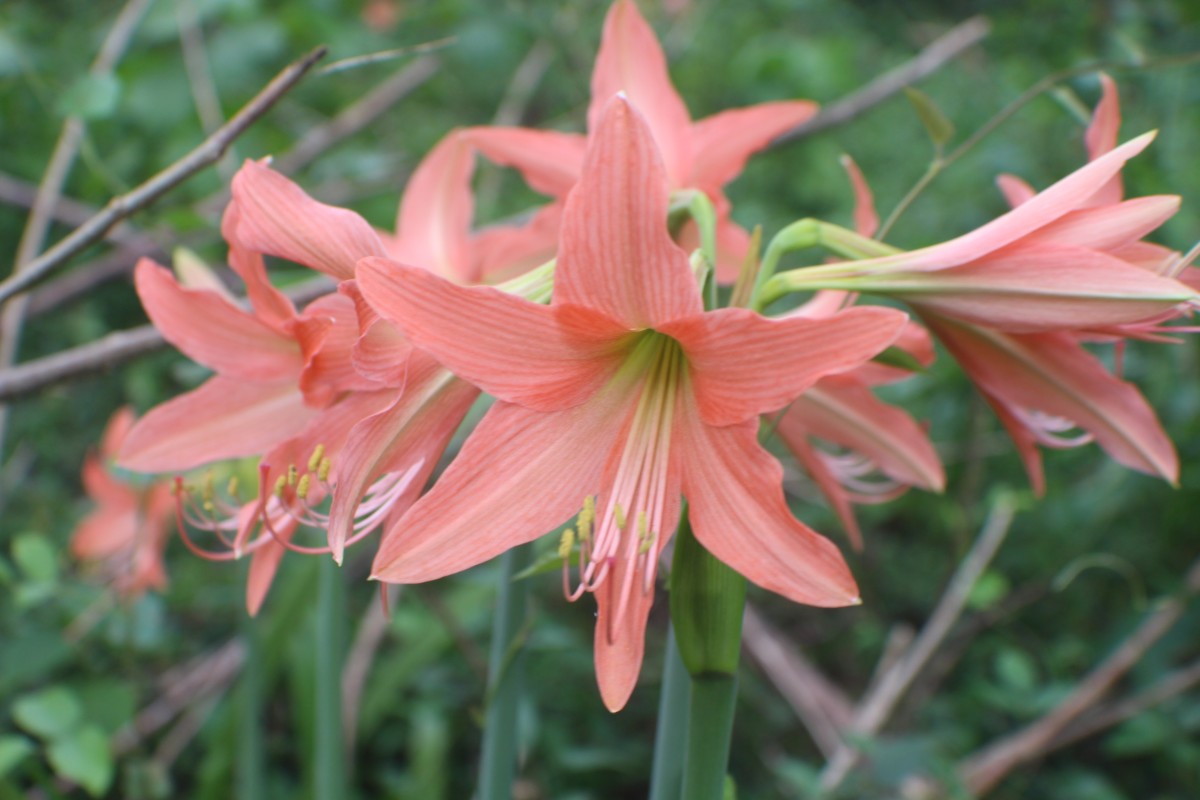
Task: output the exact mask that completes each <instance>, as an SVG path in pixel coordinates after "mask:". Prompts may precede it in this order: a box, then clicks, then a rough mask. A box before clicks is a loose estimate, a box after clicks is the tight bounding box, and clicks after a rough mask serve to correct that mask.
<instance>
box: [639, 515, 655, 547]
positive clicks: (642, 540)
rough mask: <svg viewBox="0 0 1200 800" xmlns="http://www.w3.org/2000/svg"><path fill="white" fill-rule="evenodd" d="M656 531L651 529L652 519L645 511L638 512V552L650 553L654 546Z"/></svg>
mask: <svg viewBox="0 0 1200 800" xmlns="http://www.w3.org/2000/svg"><path fill="white" fill-rule="evenodd" d="M654 539H655V537H654V533H653V532H652V531H651V530H650V520H649V519H647V518H646V512H645V511H639V512H638V552H639V553H648V552H650V548H651V547H653V546H654Z"/></svg>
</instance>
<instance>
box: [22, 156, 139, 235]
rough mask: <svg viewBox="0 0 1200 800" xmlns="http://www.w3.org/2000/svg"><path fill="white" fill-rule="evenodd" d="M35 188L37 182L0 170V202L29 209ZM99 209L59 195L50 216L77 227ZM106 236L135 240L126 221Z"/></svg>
mask: <svg viewBox="0 0 1200 800" xmlns="http://www.w3.org/2000/svg"><path fill="white" fill-rule="evenodd" d="M37 190H38V187H37V184H33V183H29V182H28V181H23V180H21V179H20V178H18V177H17V176H15V175H10V174H9V173H7V172H0V203H7V204H8V205H11V206H19V207H21V208H30V209H31V208H33V204H34V202H35V200H36V199H37ZM99 210H100V209H98V208H96V207H95V206H93V205H90V204H89V203H85V202H83V201H82V200H76V199H74V198H72V197H63V196H62V195H59V198H58V202H57V203H55V204H54V207H53V208H52V209H50V216H51V219H52V220H54V221H55V222H61V223H63V224H64V225H70V226H72V227H78V226H80V225H82V224H83V223H85V222H87V221H88V220H89V219H91V218H92V217H93V216H95V215H96V213H97V212H98V211H99ZM106 238H108V239H110V240H112V241H114V242H126V241H132V240H136V239H137V235H136V234H135V233H134V232H133V231H131V230H130V228H129V225H128V223H122V224H120V225H116V226H114V227H113V229H112V230H110V231H109V232H108V234H107V237H106Z"/></svg>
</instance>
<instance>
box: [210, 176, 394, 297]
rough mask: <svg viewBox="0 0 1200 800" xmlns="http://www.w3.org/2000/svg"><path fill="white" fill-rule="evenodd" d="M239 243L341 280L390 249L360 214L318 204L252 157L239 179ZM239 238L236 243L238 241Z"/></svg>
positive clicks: (236, 196)
mask: <svg viewBox="0 0 1200 800" xmlns="http://www.w3.org/2000/svg"><path fill="white" fill-rule="evenodd" d="M233 202H235V203H237V206H238V209H237V216H236V224H235V225H234V226H233V228H234V230H233V231H232V232H231V233H232V235H233V236H234V237H236V239H237V244H239V245H241V246H244V247H247V248H249V249H251V250H256V251H258V252H260V253H266V254H267V255H272V256H278V257H279V258H284V259H287V260H288V261H294V262H295V263H297V264H303V265H305V266H307V267H312V268H313V269H316V270H320V271H321V272H324V273H326V274H327V275H331V276H333V277H334V278H336V279H338V280H346V279H348V278H352V277H354V265H355V264H356V263H357V262H358V260H359V259H360V258H364V257H366V256H382V255H386V254H387V252H386V251H385V250H384V247H383V243H382V242H380V240H379V237H378V236H377V235H376V234H375V230H374V229H373V228H372V227H371V226H370V224H368V223H367V221H366V220H364V219H363V218H362V217H360V216H359V215H358V214H355V213H354V212H353V211H348V210H347V209H344V208H336V207H334V206H329V205H325V204H324V203H318V202H317V201H316V200H313V199H312V198H311V197H309V196H308V195H307V194H305V193H304V190H303V189H301V188H300V187H299V186H297V185H296V184H294V183H292V182H291V181H289V180H288V179H287V178H285V177H283V176H282V175H280V174H279V173H278V172H275V171H274V170H272V169H270V168H269V167H267V166H266V165H264V164H260V163H258V162H256V161H247V162H246V163H245V164H244V165H243V166H242V168H241V169H240V170H238V172H237V174H236V175H234V177H233ZM232 243H233V242H231V244H232Z"/></svg>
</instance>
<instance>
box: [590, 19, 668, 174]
mask: <svg viewBox="0 0 1200 800" xmlns="http://www.w3.org/2000/svg"><path fill="white" fill-rule="evenodd" d="M619 92H624V94H625V96H626V97H628V98H629V102H630V103H632V104H633V106H634V107H636V108H637V109H638V111H640V112H641V113H642V114H644V115H645V118H646V122H647V124H648V125H649V127H650V131H651V135H652V137H653V140H654V141H655V142H656V143H657V144H658V149H659V150H660V151H661V153H662V160H663V163H664V164H665V165H666V170H667V172H666V174H667V176H668V179H669V180H670V182H671V186H672V188H683V187H685V186H686V185H687V184H686V182H685V181H686V180H687V178H688V177H689V175H690V174H691V163H692V147H691V143H690V142H689V138H690V129H691V123H692V118H691V115H690V114H688V110H687V106H685V105H684V104H683V100H682V98H680V96H679V93H678V92H676V91H675V86H674V85H673V84H672V83H671V76H670V75H669V74H668V73H667V59H666V56H664V55H663V51H662V47H661V46H659V44H658V38H657V37H656V36H655V35H654V31H653V30H652V29H651V28H650V26H649V25H648V24H646V20H645V19H644V18H643V17H642V15H641V14H640V13H638V9H637V6H636V5H635V4H634V3H632V2H630V0H618V2H616V3H613V5H612V6H611V7H610V8H609V10H608V16H607V17H605V19H604V33H603V35H602V37H601V39H600V51H599V52H598V53H597V54H596V65H595V67H594V68H593V69H592V102H591V104H590V105H589V106H588V132H589V133H590V134H591V135H593V136H594V135H595V133H596V131H598V130H599V129H600V126H601V120H602V119H603V117H604V115H605V109H606V107H607V106H608V103H609V102H610V101H611V100H612V98H613V97H614V96H615V95H616V94H617V93H619Z"/></svg>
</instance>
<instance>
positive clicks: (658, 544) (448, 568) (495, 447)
mask: <svg viewBox="0 0 1200 800" xmlns="http://www.w3.org/2000/svg"><path fill="white" fill-rule="evenodd" d="M667 203H668V179H667V173H666V170H665V168H664V166H663V163H662V161H661V159H660V157H659V155H658V151H657V148H656V147H655V143H654V139H653V136H652V133H651V130H650V128H649V127H648V125H647V123H646V122H645V121H644V120H643V119H642V118H641V116H640V115H639V114H638V113H637V112H636V111H634V110H633V107H632V104H631V103H630V102H629V101H628V100H626V99H624V98H622V97H617V98H615V99H614V100H612V102H611V103H610V105H609V107H608V109H607V110H606V112H605V114H604V115H603V116H602V117H601V118H600V119H599V120H598V121H597V123H596V125H595V131H594V136H593V140H592V143H591V145H590V148H589V152H588V156H587V158H586V159H585V163H584V165H583V168H582V173H581V177H580V180H579V184H578V186H577V188H576V189H575V191H574V192H573V193H572V195H571V197H570V199H569V200H568V202H567V206H566V209H565V212H564V219H563V231H562V240H561V246H560V249H559V256H558V262H557V271H556V275H555V287H554V295H553V300H552V302H551V305H550V306H549V307H546V306H541V305H536V304H533V303H530V302H527V301H525V300H522V299H520V298H516V297H513V296H511V295H508V294H505V293H502V292H498V291H496V290H494V289H490V288H479V287H459V286H455V285H453V284H451V283H448V282H446V281H444V280H441V279H439V278H437V277H435V276H433V275H431V274H429V273H428V272H424V271H421V270H416V269H411V268H406V267H403V266H400V265H397V264H395V263H393V262H389V261H385V260H382V259H366V260H364V261H363V262H362V263H361V264H360V265H359V283H360V285H361V288H362V291H363V293H364V295H365V296H366V298H367V299H368V300H369V301H370V302H371V304H372V305H373V306H375V308H376V309H377V310H378V311H379V312H380V313H381V314H382V315H383V316H385V317H386V318H388V319H391V320H393V321H394V322H395V323H396V324H397V325H398V326H400V327H401V328H402V329H403V330H404V331H405V333H406V334H407V335H408V336H409V337H410V338H411V339H412V340H413V342H414V343H415V344H416V345H417V346H419V347H421V348H423V349H425V350H428V351H429V352H430V353H431V354H433V355H434V356H435V357H436V358H438V359H439V360H440V361H442V362H443V363H444V364H446V366H447V367H448V368H450V369H451V370H453V371H454V372H455V374H457V375H460V376H462V377H463V378H465V379H467V380H469V381H471V382H472V383H475V384H476V385H478V386H480V387H481V388H482V389H484V390H485V391H487V392H488V393H490V394H492V395H494V396H495V397H496V398H497V399H498V401H497V403H496V404H495V405H494V406H493V407H492V409H491V410H490V411H489V412H488V413H487V415H486V416H485V417H484V419H483V420H482V421H481V422H480V423H479V426H478V427H477V428H476V429H475V431H474V433H473V434H472V435H471V437H470V438H469V439H468V441H467V442H466V444H465V445H464V447H463V449H462V451H461V453H460V454H459V456H458V458H456V459H455V461H454V462H453V463H452V464H451V465H450V467H449V468H447V470H446V472H445V473H444V474H443V475H442V477H441V478H440V479H439V481H438V483H437V484H436V485H435V486H434V488H433V489H432V490H430V492H429V493H428V494H426V495H425V496H424V497H423V498H421V499H420V500H419V501H418V502H417V503H416V504H414V505H413V507H412V508H411V509H410V510H409V512H408V513H407V514H405V515H404V516H403V517H402V518H401V519H400V520H399V521H397V522H396V523H395V525H393V526H392V527H391V528H390V529H389V530H388V531H387V532H386V533H385V538H384V541H383V543H382V545H381V546H380V550H379V553H378V555H377V557H376V560H375V567H374V574H375V577H377V578H379V579H380V580H384V581H389V582H398V583H406V582H418V581H426V580H432V579H434V578H438V577H441V576H444V575H448V574H450V573H453V572H457V571H459V570H463V569H466V568H468V567H470V566H473V565H475V564H479V563H481V562H483V561H486V560H487V559H489V558H492V557H493V556H495V555H497V554H499V553H501V552H503V551H504V550H507V549H508V548H510V547H513V546H514V545H517V544H520V543H522V542H527V541H530V540H532V539H534V538H537V537H538V536H540V535H542V534H544V533H546V532H547V531H550V530H553V529H554V528H555V527H557V526H559V525H561V524H562V523H563V522H565V521H567V520H568V519H570V518H571V517H572V516H573V515H575V514H576V513H579V514H580V519H579V521H578V527H579V531H578V532H577V538H578V540H579V542H580V547H581V554H582V555H581V561H580V565H581V566H580V569H581V575H580V586H579V588H578V589H577V590H576V591H575V593H574V594H576V596H578V594H581V593H582V592H583V591H591V592H593V593H594V595H595V597H596V600H597V603H598V605H599V619H598V622H597V626H596V639H595V647H596V654H595V656H596V668H597V677H598V680H599V683H600V691H601V695H602V696H603V698H604V702H605V703H606V705H607V706H608V707H609V708H610V709H614V710H615V709H619V708H621V707H622V706H623V705H624V704H625V702H626V700H627V698H628V697H629V694H630V692H631V691H632V690H633V686H634V683H635V681H636V679H637V674H638V671H639V668H640V665H641V661H642V650H643V645H644V631H645V624H646V615H647V613H648V611H649V608H650V604H651V601H652V599H653V591H652V590H653V585H654V576H655V570H656V566H657V562H658V555H659V553H660V551H661V550H662V548H663V546H664V545H665V544H666V542H667V540H668V539H669V537H670V536H671V535H672V533H673V531H674V529H675V526H676V523H677V521H678V517H679V509H680V496H681V495H683V496H686V497H687V498H688V500H689V503H690V508H691V512H690V513H691V520H692V525H693V528H694V530H695V532H696V536H697V537H698V538H699V540H700V541H701V542H702V543H703V544H704V546H705V547H707V548H708V549H709V550H710V551H712V552H713V553H714V554H715V555H716V556H717V557H718V558H720V559H721V560H723V561H725V562H726V563H727V564H729V565H731V566H732V567H734V568H735V569H737V570H738V571H739V572H741V573H742V574H744V575H746V576H747V577H748V578H749V579H750V580H752V581H754V582H756V583H758V584H759V585H761V586H764V587H766V588H768V589H771V590H774V591H776V592H779V593H781V594H783V595H785V596H787V597H789V598H791V599H793V600H796V601H799V602H804V603H810V604H814V605H821V606H840V605H846V604H849V603H853V602H855V601H856V599H857V589H856V587H855V584H854V580H853V578H851V576H850V573H849V571H848V570H847V568H846V565H845V563H844V561H843V560H842V557H841V555H840V553H839V552H838V551H837V548H836V547H834V546H833V545H832V544H831V543H830V542H829V541H828V540H826V539H824V538H823V537H821V536H819V535H818V534H816V533H814V532H813V531H812V530H810V529H809V528H808V527H806V526H804V525H803V524H801V523H800V522H797V521H796V520H795V519H794V518H793V517H792V515H791V513H790V512H789V511H788V508H787V505H786V504H785V502H784V498H783V493H782V488H781V479H782V473H781V469H780V467H779V464H778V463H777V462H776V461H775V460H774V459H773V458H772V457H771V456H770V455H769V454H768V453H767V452H766V451H765V450H763V449H762V447H761V446H760V445H759V444H758V441H757V438H756V436H757V431H758V415H759V414H761V413H764V412H768V411H771V410H775V409H779V408H781V407H783V406H784V405H786V404H787V403H788V402H790V401H791V400H792V399H794V398H795V397H796V396H797V395H799V394H800V393H801V392H803V391H804V390H805V389H806V388H808V387H809V386H811V385H812V384H813V383H814V382H815V381H816V380H818V379H819V378H820V377H822V376H824V375H826V374H830V373H835V372H840V371H845V370H847V369H851V368H853V367H854V366H857V365H858V364H859V363H861V362H862V361H864V360H865V359H867V358H870V357H871V356H872V355H874V354H875V353H877V352H879V351H880V350H881V349H882V348H884V347H886V346H887V345H888V344H889V343H890V342H891V341H892V340H893V339H894V338H895V337H896V335H897V333H898V332H899V329H900V327H901V325H902V324H903V321H904V317H903V315H901V314H899V313H897V312H895V311H892V310H889V309H881V308H874V309H853V310H850V311H847V312H844V313H841V314H837V315H835V316H832V317H830V318H828V319H822V320H808V319H778V320H777V319H767V318H765V317H761V316H759V315H757V314H755V313H752V312H750V311H747V310H745V309H732V308H730V309H720V310H716V311H709V312H705V311H704V309H703V306H702V303H701V299H700V290H699V287H698V285H697V283H696V279H695V277H694V275H693V274H692V271H691V268H690V265H689V262H688V258H687V256H686V254H685V253H684V252H683V251H682V250H681V249H679V248H678V247H677V246H676V245H675V244H674V243H673V242H672V241H671V238H670V236H669V233H668V231H667V228H666V218H667ZM581 509H582V511H581Z"/></svg>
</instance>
